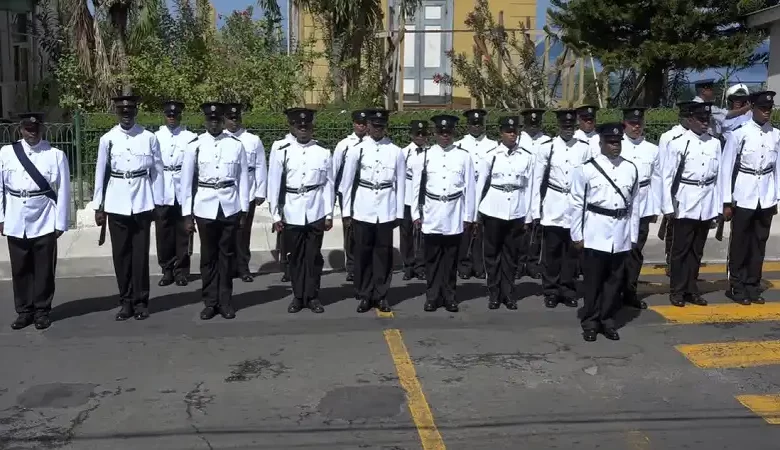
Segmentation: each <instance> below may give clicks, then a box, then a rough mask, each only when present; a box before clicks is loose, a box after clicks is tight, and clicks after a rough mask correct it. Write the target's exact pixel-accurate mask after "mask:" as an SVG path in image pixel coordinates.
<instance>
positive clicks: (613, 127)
mask: <svg viewBox="0 0 780 450" xmlns="http://www.w3.org/2000/svg"><path fill="white" fill-rule="evenodd" d="M599 135H600V136H601V138H600V143H599V145H600V147H601V154H600V155H597V156H594V157H593V158H591V159H589V160H588V161H587V162H586V163H585V164H583V165H582V166H580V167H577V168H576V169H575V170H574V177H573V178H574V180H573V181H572V185H571V197H572V200H571V206H572V211H571V214H572V224H571V239H572V241H573V242H574V245H575V246H576V247H577V248H579V249H581V250H583V253H584V255H585V256H584V265H583V269H584V270H585V273H584V275H585V276H584V281H585V305H584V308H583V311H582V316H581V325H582V337H583V339H585V341H588V342H592V341H595V340H596V336H597V334H598V333H599V332H602V333H604V337H606V338H607V339H610V340H618V339H620V336H619V335H618V332H617V324H616V322H615V315H616V314H617V312H618V311H619V310H620V306H621V302H620V293H621V290H622V289H623V285H624V283H625V275H626V273H627V271H626V267H625V263H626V261H627V260H628V259H629V258H630V256H629V253H630V251H631V249H632V246H633V245H634V244H635V243H636V242H637V238H638V230H639V216H640V212H639V208H640V203H641V202H640V201H637V198H636V196H637V192H638V184H639V173H638V171H637V168H636V166H635V165H634V164H633V163H632V162H631V161H628V160H626V159H624V158H622V157H621V156H620V150H621V141H622V139H623V126H622V124H620V123H606V124H603V125H601V126H600V127H599Z"/></svg>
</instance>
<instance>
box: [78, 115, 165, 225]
mask: <svg viewBox="0 0 780 450" xmlns="http://www.w3.org/2000/svg"><path fill="white" fill-rule="evenodd" d="M109 147H110V151H109ZM109 153H110V155H109ZM106 158H110V160H111V173H106ZM105 177H109V180H108V189H107V190H106V201H105V205H104V211H105V212H107V213H109V214H121V215H124V216H129V215H131V214H137V213H141V212H145V211H151V210H153V209H154V207H155V205H163V204H164V203H165V176H164V175H163V162H162V156H161V155H160V144H159V142H158V141H157V137H155V135H154V133H152V132H151V131H147V130H145V129H144V128H143V127H142V126H140V125H138V124H136V125H133V127H131V128H130V129H129V130H125V129H124V128H122V127H121V126H119V125H116V126H115V127H114V128H112V129H111V130H109V132H108V133H106V134H104V135H103V136H101V138H100V144H99V145H98V156H97V165H96V167H95V194H94V196H93V197H92V198H93V200H92V202H93V204H94V208H95V209H96V210H97V209H98V208H99V207H100V201H101V199H102V197H103V181H104V180H105ZM174 195H175V194H174Z"/></svg>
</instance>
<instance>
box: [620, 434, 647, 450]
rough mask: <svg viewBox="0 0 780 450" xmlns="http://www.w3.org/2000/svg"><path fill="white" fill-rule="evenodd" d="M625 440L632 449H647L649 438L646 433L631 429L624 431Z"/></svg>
mask: <svg viewBox="0 0 780 450" xmlns="http://www.w3.org/2000/svg"><path fill="white" fill-rule="evenodd" d="M626 434H627V436H626V441H627V442H628V445H630V446H631V447H630V448H632V449H633V450H649V449H650V438H649V437H647V435H646V434H644V433H642V432H641V431H638V430H632V431H629V432H628V433H626Z"/></svg>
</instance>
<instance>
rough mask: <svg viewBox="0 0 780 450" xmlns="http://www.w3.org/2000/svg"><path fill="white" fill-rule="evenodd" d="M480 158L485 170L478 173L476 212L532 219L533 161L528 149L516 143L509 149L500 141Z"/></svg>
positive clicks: (492, 215) (502, 216) (499, 216)
mask: <svg viewBox="0 0 780 450" xmlns="http://www.w3.org/2000/svg"><path fill="white" fill-rule="evenodd" d="M482 158H483V159H484V160H485V161H484V163H483V166H484V167H485V170H484V171H482V173H480V174H479V178H478V180H477V186H476V195H477V205H478V206H477V210H478V212H480V213H482V214H485V215H486V216H490V217H495V218H497V219H503V220H514V219H521V218H525V222H527V223H530V222H532V221H533V219H532V218H531V200H532V199H533V188H532V183H533V171H534V162H535V158H534V155H533V153H532V151H531V150H527V149H523V148H522V147H520V145H515V147H514V148H512V149H509V148H507V147H506V146H505V145H504V144H503V143H502V144H499V145H498V147H496V148H494V149H493V150H488V151H487V153H485V154H484V155H483V156H482ZM491 167H492V168H493V170H492V172H491V170H490V168H491ZM488 177H490V181H489V182H490V184H489V185H488V184H487V183H488ZM486 188H487V190H485V189H486ZM483 192H485V197H484V198H482V193H483Z"/></svg>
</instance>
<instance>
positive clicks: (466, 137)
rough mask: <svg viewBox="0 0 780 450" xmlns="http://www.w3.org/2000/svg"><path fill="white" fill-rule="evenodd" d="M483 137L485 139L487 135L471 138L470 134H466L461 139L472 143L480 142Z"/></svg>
mask: <svg viewBox="0 0 780 450" xmlns="http://www.w3.org/2000/svg"><path fill="white" fill-rule="evenodd" d="M485 137H487V135H486V134H484V133H483V134H481V135H480V136H479V137H474V136H472V135H470V134H467V135H466V136H464V137H463V139H470V140H472V141H474V142H482V141H484V140H485Z"/></svg>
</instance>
